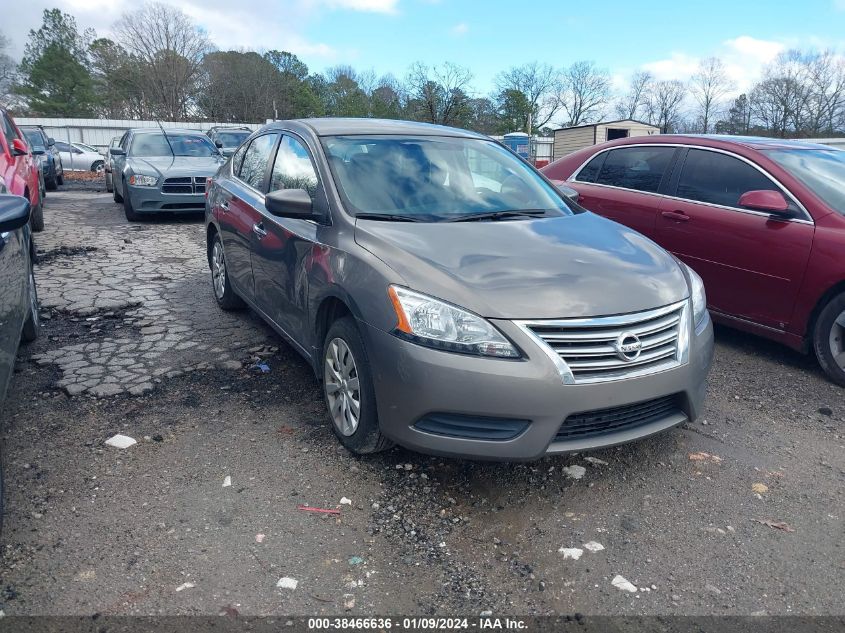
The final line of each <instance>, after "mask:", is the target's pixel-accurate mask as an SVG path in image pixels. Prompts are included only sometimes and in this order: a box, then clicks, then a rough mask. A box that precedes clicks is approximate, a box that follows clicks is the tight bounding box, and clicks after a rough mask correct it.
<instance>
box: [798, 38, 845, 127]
mask: <svg viewBox="0 0 845 633" xmlns="http://www.w3.org/2000/svg"><path fill="white" fill-rule="evenodd" d="M804 63H805V66H806V82H807V111H806V117H805V128H806V132H807V134H809V135H810V136H818V135H821V134H832V133H833V131H834V129H835V127H836V122H837V121H836V120H837V118H838V116H839V115H841V113H842V111H843V109H845V59H843V58H842V57H840V56H838V55H836V54H835V53H834V52H833V51H830V50H827V51H824V52H822V53H814V54H810V55H807V56H806V57H805V60H804Z"/></svg>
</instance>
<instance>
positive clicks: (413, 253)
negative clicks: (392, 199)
mask: <svg viewBox="0 0 845 633" xmlns="http://www.w3.org/2000/svg"><path fill="white" fill-rule="evenodd" d="M355 240H356V242H357V243H358V244H359V245H361V246H362V247H363V248H365V249H367V250H368V251H370V252H371V253H372V254H373V255H375V256H376V257H378V258H380V259H381V260H382V261H384V262H385V263H386V264H387V265H388V266H390V267H391V268H393V269H394V270H395V271H396V272H397V273H398V274H399V275H401V276H402V278H403V279H404V281H405V284H407V285H408V286H409V287H411V288H413V289H414V290H418V291H420V292H424V293H427V294H430V295H433V296H435V297H439V298H441V299H444V300H446V301H449V302H451V303H454V304H456V305H459V306H463V307H465V308H467V309H469V310H472V311H473V312H476V313H477V314H480V315H482V316H485V317H488V318H504V319H554V318H566V317H581V316H600V315H610V314H621V313H626V312H637V311H641V310H648V309H652V308H656V307H659V306H664V305H667V304H670V303H673V302H675V301H680V300H681V299H684V298H686V297H688V296H689V291H688V289H687V282H686V277H685V276H684V273H683V272H682V271H681V268H680V266H679V265H678V263H677V262H676V261H675V259H674V258H673V257H672V256H671V255H670V254H669V253H667V252H666V251H664V250H663V249H662V248H660V247H659V246H657V244H655V243H654V242H652V241H651V240H649V239H648V238H646V237H645V236H643V235H641V234H639V233H637V232H635V231H632V230H631V229H629V228H627V227H624V226H622V225H620V224H617V223H615V222H612V221H610V220H606V219H604V218H601V217H599V216H597V215H595V214H593V213H579V214H576V215H572V216H564V217H555V218H538V219H532V220H518V221H510V220H508V221H498V222H456V223H452V222H435V223H422V222H420V223H411V222H381V221H378V220H358V221H357V222H356V228H355Z"/></svg>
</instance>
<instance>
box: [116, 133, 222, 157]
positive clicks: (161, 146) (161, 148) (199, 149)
mask: <svg viewBox="0 0 845 633" xmlns="http://www.w3.org/2000/svg"><path fill="white" fill-rule="evenodd" d="M168 141H170V145H169V146H168V144H167V142H168ZM171 147H172V148H173V152H172V153H171V151H170V148H171ZM216 154H217V148H216V147H214V146H213V145H212V144H211V142H210V141H209V140H208V138H206V137H205V136H199V135H197V134H168V135H167V138H164V134H139V135H138V136H136V137H135V140H134V141H132V149H131V150H130V152H129V155H130V156H138V157H141V158H150V157H153V156H215V155H216Z"/></svg>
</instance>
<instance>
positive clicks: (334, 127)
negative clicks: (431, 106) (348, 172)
mask: <svg viewBox="0 0 845 633" xmlns="http://www.w3.org/2000/svg"><path fill="white" fill-rule="evenodd" d="M297 125H299V126H305V127H307V128H310V130H311V131H312V132H313V133H314V134H316V135H317V136H343V135H358V134H387V135H407V136H457V137H464V138H487V137H486V136H484V135H482V134H477V133H476V132H470V131H469V130H461V129H458V128H454V127H447V126H445V125H433V124H431V123H419V122H417V121H400V120H396V119H355V118H332V117H327V118H320V119H294V120H291V121H274V122H272V123H268V124H267V125H265V126H264V128H262V129H282V128H285V127H292V126H297Z"/></svg>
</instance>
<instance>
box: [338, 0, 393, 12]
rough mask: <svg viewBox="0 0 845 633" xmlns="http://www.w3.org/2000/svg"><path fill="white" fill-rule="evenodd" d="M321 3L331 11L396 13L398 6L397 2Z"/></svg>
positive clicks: (353, 0)
mask: <svg viewBox="0 0 845 633" xmlns="http://www.w3.org/2000/svg"><path fill="white" fill-rule="evenodd" d="M323 3H324V4H325V5H326V6H328V7H330V8H333V9H351V10H353V11H369V12H372V13H396V5H397V4H399V0H324V1H323Z"/></svg>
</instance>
